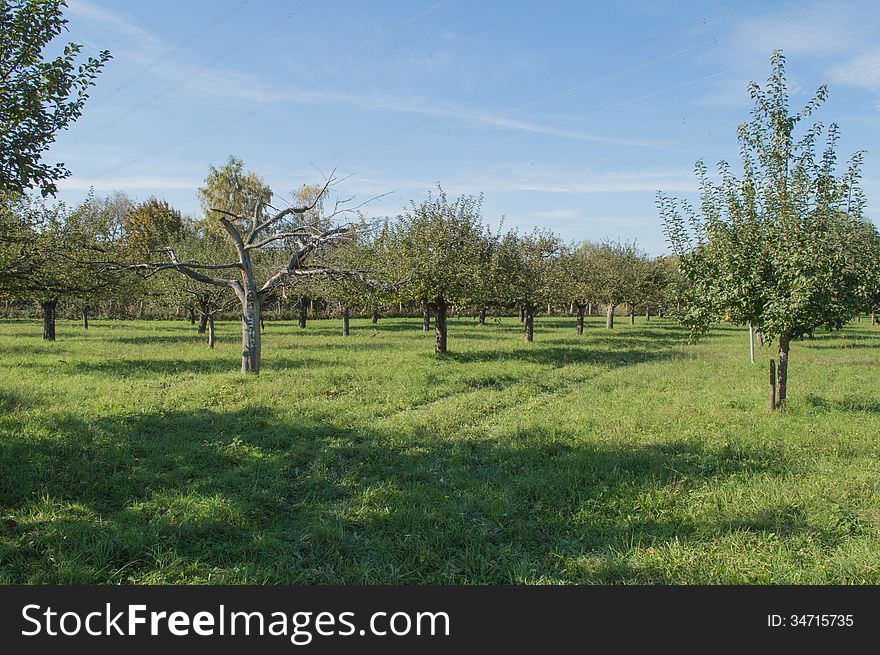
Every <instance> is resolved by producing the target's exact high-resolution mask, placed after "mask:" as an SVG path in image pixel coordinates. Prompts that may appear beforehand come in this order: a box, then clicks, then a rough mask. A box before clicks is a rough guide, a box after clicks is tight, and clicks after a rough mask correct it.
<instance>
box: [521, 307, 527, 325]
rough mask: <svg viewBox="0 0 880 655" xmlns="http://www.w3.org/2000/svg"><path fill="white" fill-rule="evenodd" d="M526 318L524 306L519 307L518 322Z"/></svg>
mask: <svg viewBox="0 0 880 655" xmlns="http://www.w3.org/2000/svg"><path fill="white" fill-rule="evenodd" d="M525 320H526V310H525V308H524V307H520V308H519V322H520V323H522V322H524V321H525Z"/></svg>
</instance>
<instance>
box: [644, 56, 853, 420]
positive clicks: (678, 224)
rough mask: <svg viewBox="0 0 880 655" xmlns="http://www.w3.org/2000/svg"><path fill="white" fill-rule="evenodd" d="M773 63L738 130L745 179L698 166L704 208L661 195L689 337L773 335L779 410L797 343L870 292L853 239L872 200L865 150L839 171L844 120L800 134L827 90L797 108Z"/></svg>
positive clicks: (848, 313) (837, 323)
mask: <svg viewBox="0 0 880 655" xmlns="http://www.w3.org/2000/svg"><path fill="white" fill-rule="evenodd" d="M771 69H772V70H771V74H770V78H769V80H768V82H767V84H766V86H764V87H763V88H762V87H761V86H759V85H758V84H756V83H754V82H753V83H752V84H751V85H750V86H749V91H750V93H751V97H752V100H753V101H754V103H755V106H754V108H753V109H752V112H751V118H750V119H749V120H748V121H747V122H745V123H743V124H742V125H740V127H739V130H738V139H739V144H740V154H741V158H742V172H741V174H739V175H737V174H735V173H734V172H733V170H732V169H731V167H730V166H729V165H728V164H727V163H726V162H721V163H720V164H719V165H718V173H719V177H720V181H719V182H713V181H712V180H711V179H710V177H709V174H708V172H707V169H706V167H705V166H704V165H703V163H702V162H697V166H696V171H697V175H698V177H699V181H700V207H699V209H698V210H694V209H693V208H692V207H691V206H690V205H689V204H688V203H687V202H677V201H676V200H674V199H672V198H669V197H667V196H665V195H663V194H662V193H661V194H660V195H659V197H658V207H659V211H660V216H661V218H662V221H663V225H664V231H665V233H666V235H667V237H668V238H669V241H670V243H671V245H672V249H673V251H674V253H675V254H676V255H677V256H678V257H679V266H680V270H681V272H682V274H683V275H684V276H685V277H686V278H687V281H688V282H689V283H690V285H691V286H690V289H689V290H688V292H687V297H686V302H685V307H684V321H685V323H686V324H688V325H690V327H691V330H692V334H693V336H697V335H699V334H702V333H704V332H706V331H707V330H708V329H709V327H710V325H711V324H712V323H714V322H717V321H720V320H727V321H731V322H733V323H736V324H740V325H747V324H751V325H752V326H753V327H754V328H755V329H756V330H758V331H759V332H760V333H761V334H762V335H764V336H765V337H766V338H770V339H772V338H773V337H774V335H775V337H776V339H777V344H778V345H777V349H778V350H777V352H778V354H777V357H778V367H777V372H776V379H775V381H774V384H773V385H772V395H773V396H775V401H774V402H773V405H774V409H782V408H784V407H785V403H786V397H787V386H788V357H789V348H790V344H791V342H792V341H795V340H797V339H801V338H803V337H806V336H809V335H812V334H813V332H814V331H815V330H817V329H819V328H825V329H830V330H834V329H839V328H840V327H842V326H843V325H844V323H846V322H847V321H848V320H849V319H850V318H851V317H852V316H853V312H854V310H855V308H856V306H857V305H858V303H859V298H860V297H863V295H862V294H861V293H860V290H862V289H863V288H864V285H863V284H862V283H861V275H862V274H861V272H860V271H859V267H858V266H855V265H854V262H853V261H852V257H851V256H849V255H848V249H847V247H846V244H847V242H848V241H849V240H850V238H851V236H852V235H853V232H854V230H855V229H856V228H857V227H858V226H859V225H860V224H861V222H862V214H863V208H864V204H865V200H864V196H863V194H862V191H861V189H860V187H859V175H860V169H861V162H862V157H861V153H856V155H854V156H853V157H852V159H851V160H850V162H849V164H848V166H846V167H845V168H844V169H843V170H842V171H839V170H838V168H839V167H838V164H837V142H838V135H839V130H838V127H837V125H836V124H834V123H832V124H830V125H829V126H828V127H827V128H826V127H825V126H823V125H822V124H821V123H814V124H813V125H811V126H809V127H806V128H805V129H803V130H801V131H799V132H798V133H797V134H796V128H799V127H800V126H801V125H802V123H804V121H805V120H806V119H807V118H809V117H810V116H811V115H812V114H813V112H814V111H816V109H818V108H819V106H820V105H821V104H822V103H823V101H824V100H825V98H826V96H827V89H826V87H825V86H822V87H820V88H819V90H818V91H817V93H816V94H815V96H814V97H813V98H812V99H811V100H810V101H809V102H808V103H807V104H806V106H805V107H804V108H803V109H801V110H800V111H799V112H797V113H792V112H791V110H790V109H789V98H788V91H787V84H786V78H785V59H784V57H783V55H782V53H781V52H779V51H776V52H774V53H773V56H772V58H771ZM823 139H824V147H823V146H821V145H820V140H823ZM820 147H821V148H822V150H821V152H819V151H818V148H820ZM772 365H773V363H772V362H771V366H772Z"/></svg>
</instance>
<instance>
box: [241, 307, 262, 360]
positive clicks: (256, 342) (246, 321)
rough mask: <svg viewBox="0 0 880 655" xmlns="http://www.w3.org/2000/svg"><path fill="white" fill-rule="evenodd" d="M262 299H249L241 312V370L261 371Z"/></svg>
mask: <svg viewBox="0 0 880 655" xmlns="http://www.w3.org/2000/svg"><path fill="white" fill-rule="evenodd" d="M260 318H261V315H260V299H259V298H258V297H257V298H251V299H248V302H247V304H246V305H245V306H244V307H242V313H241V372H242V373H253V374H254V375H257V374H259V372H260V354H261V353H260V330H259V329H258V326H259V324H260Z"/></svg>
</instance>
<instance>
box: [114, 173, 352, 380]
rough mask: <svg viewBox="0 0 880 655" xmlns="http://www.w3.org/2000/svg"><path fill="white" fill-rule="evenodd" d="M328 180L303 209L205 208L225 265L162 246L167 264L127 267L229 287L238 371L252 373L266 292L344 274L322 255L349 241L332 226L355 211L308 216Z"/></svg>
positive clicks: (340, 207)
mask: <svg viewBox="0 0 880 655" xmlns="http://www.w3.org/2000/svg"><path fill="white" fill-rule="evenodd" d="M334 181H335V180H334V178H333V177H332V176H331V178H329V179H328V180H327V182H326V184H324V186H323V187H321V190H320V193H318V194H317V195H316V196H315V198H314V200H313V201H312V202H311V203H309V204H308V205H304V206H299V207H293V206H292V207H287V208H286V209H282V210H273V211H271V212H270V211H269V210H270V209H272V208H270V207H269V206H268V205H267V204H265V203H264V201H263V200H262V199H259V198H258V199H257V200H256V202H255V205H254V207H253V211H252V213H250V214H239V213H235V212H231V211H228V210H226V209H222V208H219V207H211V208H209V209H210V211H211V212H213V213H214V214H216V215H217V219H216V220H217V223H218V224H219V225H220V226H221V227H222V228H223V230H224V231H225V232H226V235H227V238H228V239H229V242H230V244H231V246H232V251H233V252H234V255H233V256H231V257H230V260H231V261H226V262H220V263H212V262H205V261H198V260H195V259H182V258H181V257H180V256H178V253H177V252H176V251H175V249H174V248H173V247H171V246H167V247H165V248H163V249H161V251H162V253H164V255H165V257H166V258H167V261H164V262H150V263H139V264H134V265H131V266H129V268H134V269H140V270H146V271H148V272H149V273H150V274H153V273H156V272H159V271H163V270H174V271H177V272H178V273H181V274H183V275H186V276H187V277H189V278H191V279H193V280H195V281H197V282H202V283H204V284H211V285H214V286H218V287H227V288H229V289H231V290H232V292H233V293H234V294H235V297H236V299H237V300H238V303H239V305H240V307H241V372H242V373H253V374H257V373H259V372H260V359H261V351H262V346H261V340H260V318H261V315H262V310H263V304H264V302H265V301H266V300H267V299H268V298H269V297H270V296H271V295H272V293H273V292H274V291H275V290H276V289H278V288H279V287H280V286H281V285H284V284H291V283H293V282H295V280H297V279H310V278H312V277H315V276H327V275H334V274H340V275H344V274H346V273H347V271H342V270H338V269H335V268H334V267H332V266H327V265H322V263H323V262H322V256H323V255H324V254H325V252H326V251H327V250H328V249H331V248H332V247H333V246H335V245H337V244H339V243H340V242H343V241H345V240H346V239H349V238H351V237H352V234H353V231H354V226H353V225H352V224H337V222H338V220H339V219H340V218H341V217H342V216H343V215H345V214H347V213H349V212H353V211H356V210H357V209H358V207H349V206H347V204H346V201H345V200H338V201H337V202H336V203H335V205H334V207H333V209H332V211H329V212H328V213H325V214H323V215H321V216H319V217H315V216H314V215H310V213H311V212H312V210H313V209H314V208H315V207H316V206H317V204H318V203H319V202H320V201H321V200H323V199H324V198H325V197H326V196H327V194H328V192H329V189H330V187H331V185H332V184H333V182H334ZM209 229H210V228H209ZM223 272H232V273H234V274H237V277H235V276H234V277H221V276H220V275H221V274H222V273H223Z"/></svg>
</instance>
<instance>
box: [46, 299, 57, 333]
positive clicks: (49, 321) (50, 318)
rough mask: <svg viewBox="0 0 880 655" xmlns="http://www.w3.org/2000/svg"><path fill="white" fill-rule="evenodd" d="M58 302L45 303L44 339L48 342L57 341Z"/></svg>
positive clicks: (49, 301)
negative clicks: (56, 313) (56, 310)
mask: <svg viewBox="0 0 880 655" xmlns="http://www.w3.org/2000/svg"><path fill="white" fill-rule="evenodd" d="M57 304H58V301H57V300H46V301H44V302H43V338H44V339H45V340H46V341H55V307H56V305H57Z"/></svg>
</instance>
